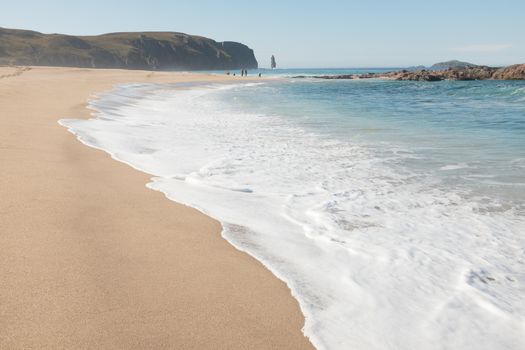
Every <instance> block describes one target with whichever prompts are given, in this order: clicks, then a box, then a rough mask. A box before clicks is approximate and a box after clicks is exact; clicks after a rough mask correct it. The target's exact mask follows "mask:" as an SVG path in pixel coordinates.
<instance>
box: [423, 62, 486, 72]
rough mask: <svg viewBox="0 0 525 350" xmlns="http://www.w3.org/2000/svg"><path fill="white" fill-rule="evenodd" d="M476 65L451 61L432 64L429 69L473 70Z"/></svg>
mask: <svg viewBox="0 0 525 350" xmlns="http://www.w3.org/2000/svg"><path fill="white" fill-rule="evenodd" d="M477 66H478V65H476V64H473V63H468V62H462V61H458V60H452V61H446V62H439V63H435V64H433V65H432V66H431V67H430V69H432V70H442V69H449V68H454V69H455V68H473V67H477Z"/></svg>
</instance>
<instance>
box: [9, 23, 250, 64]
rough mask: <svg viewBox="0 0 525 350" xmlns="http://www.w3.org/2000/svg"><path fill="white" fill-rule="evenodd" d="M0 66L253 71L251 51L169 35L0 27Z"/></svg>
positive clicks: (199, 39) (229, 45)
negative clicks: (70, 32) (92, 33)
mask: <svg viewBox="0 0 525 350" xmlns="http://www.w3.org/2000/svg"><path fill="white" fill-rule="evenodd" d="M0 64H3V65H6V64H10V65H35V66H66V67H90V68H128V69H148V70H204V69H205V70H212V69H238V68H247V69H253V68H257V60H256V59H255V56H254V53H253V50H252V49H250V48H249V47H248V46H246V45H243V44H241V43H236V42H231V41H225V42H216V41H214V40H212V39H208V38H204V37H201V36H195V35H188V34H184V33H174V32H129V33H111V34H104V35H98V36H71V35H63V34H42V33H39V32H34V31H28V30H17V29H5V28H0Z"/></svg>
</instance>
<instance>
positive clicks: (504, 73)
mask: <svg viewBox="0 0 525 350" xmlns="http://www.w3.org/2000/svg"><path fill="white" fill-rule="evenodd" d="M492 79H497V80H525V64H515V65H512V66H508V67H505V68H500V69H498V70H497V71H496V72H495V73H494V74H493V75H492Z"/></svg>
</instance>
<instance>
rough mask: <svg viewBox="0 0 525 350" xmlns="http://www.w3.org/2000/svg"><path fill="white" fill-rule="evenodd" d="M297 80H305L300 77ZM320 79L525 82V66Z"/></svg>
mask: <svg viewBox="0 0 525 350" xmlns="http://www.w3.org/2000/svg"><path fill="white" fill-rule="evenodd" d="M296 78H304V76H298V77H296ZM313 78H318V79H371V78H382V79H392V80H410V81H441V80H489V79H490V80H525V64H516V65H513V66H508V67H504V68H496V67H488V66H473V67H463V68H449V69H445V70H438V71H432V70H427V69H421V70H416V71H409V70H406V69H404V70H401V71H395V72H387V73H366V74H345V75H324V76H315V77H313Z"/></svg>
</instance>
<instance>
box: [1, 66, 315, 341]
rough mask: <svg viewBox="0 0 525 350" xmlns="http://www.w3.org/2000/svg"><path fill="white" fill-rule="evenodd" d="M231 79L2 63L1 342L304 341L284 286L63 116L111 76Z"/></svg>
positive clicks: (73, 114) (75, 112)
mask: <svg viewBox="0 0 525 350" xmlns="http://www.w3.org/2000/svg"><path fill="white" fill-rule="evenodd" d="M225 79H226V77H219V76H210V75H203V74H189V73H160V72H155V73H152V72H146V71H124V70H91V69H74V68H45V67H39V68H36V67H33V68H31V69H21V68H18V69H17V68H7V67H5V68H0V164H1V175H0V198H1V199H0V215H1V216H0V218H1V220H0V249H1V254H0V276H1V278H0V348H1V349H88V348H89V349H271V348H274V349H308V348H311V347H312V346H311V345H310V343H309V342H308V339H307V338H305V337H304V336H303V334H302V332H301V328H302V326H303V323H304V318H303V315H302V314H301V312H300V309H299V306H298V303H297V302H296V301H295V299H293V298H292V296H291V294H290V290H289V289H288V288H287V286H286V285H285V284H284V283H283V282H281V281H280V280H278V279H277V278H276V277H275V276H273V275H272V274H271V273H270V272H269V271H268V270H267V269H266V268H265V267H264V266H263V265H262V264H260V263H259V262H258V261H256V260H255V259H253V258H251V257H250V256H248V255H246V254H244V253H241V252H239V251H237V250H236V249H235V248H233V247H232V246H231V245H229V244H228V243H227V242H226V241H225V240H224V239H223V238H222V237H221V235H220V232H221V226H220V224H219V223H218V222H217V221H215V220H213V219H211V218H209V217H207V216H205V215H203V214H202V213H200V212H198V211H196V210H194V209H191V208H189V207H186V206H183V205H179V204H177V203H174V202H172V201H169V200H167V199H166V198H164V196H163V194H161V193H159V192H155V191H152V190H149V189H147V188H146V187H145V184H146V183H147V182H148V181H149V178H150V176H149V175H147V174H144V173H141V172H139V171H137V170H134V169H132V168H131V167H129V166H127V165H125V164H123V163H120V162H117V161H115V160H112V159H111V158H110V157H109V155H107V154H106V153H104V152H102V151H97V150H95V149H92V148H89V147H86V146H84V145H83V144H81V143H80V142H79V141H78V140H76V138H75V136H74V135H72V134H71V133H69V132H67V130H66V128H64V127H61V126H60V125H59V124H58V123H57V121H58V120H59V119H61V118H87V117H89V116H90V114H89V113H90V111H89V110H87V109H86V108H85V106H86V101H87V100H88V99H89V98H90V97H91V96H93V94H95V93H96V92H101V91H107V90H109V89H111V88H112V86H114V85H115V84H118V83H127V82H160V83H163V82H165V83H174V82H190V81H217V82H219V81H222V80H225ZM229 79H241V78H240V77H237V78H234V77H230V78H229Z"/></svg>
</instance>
